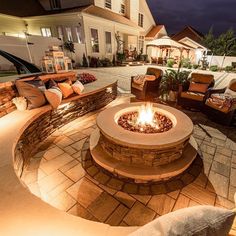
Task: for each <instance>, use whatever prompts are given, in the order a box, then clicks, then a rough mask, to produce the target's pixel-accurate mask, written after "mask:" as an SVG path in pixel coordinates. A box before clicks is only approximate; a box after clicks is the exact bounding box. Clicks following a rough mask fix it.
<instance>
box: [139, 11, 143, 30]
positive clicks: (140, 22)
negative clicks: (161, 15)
mask: <svg viewBox="0 0 236 236" xmlns="http://www.w3.org/2000/svg"><path fill="white" fill-rule="evenodd" d="M138 25H139V26H140V27H143V14H142V13H139V14H138Z"/></svg>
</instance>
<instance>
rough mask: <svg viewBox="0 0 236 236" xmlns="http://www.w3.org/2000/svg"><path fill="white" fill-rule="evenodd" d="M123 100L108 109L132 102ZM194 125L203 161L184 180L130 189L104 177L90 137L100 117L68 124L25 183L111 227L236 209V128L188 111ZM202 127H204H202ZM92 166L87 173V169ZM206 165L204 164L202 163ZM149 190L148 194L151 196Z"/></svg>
mask: <svg viewBox="0 0 236 236" xmlns="http://www.w3.org/2000/svg"><path fill="white" fill-rule="evenodd" d="M129 99H130V97H129V96H120V97H118V98H117V99H116V100H115V101H114V102H113V103H111V104H109V105H108V107H110V106H114V105H117V104H119V103H123V102H128V101H129ZM185 112H186V114H187V115H189V116H190V117H191V119H192V120H193V122H194V137H195V139H196V141H197V142H198V145H199V155H200V159H201V161H199V159H198V160H197V161H196V163H195V164H194V165H193V168H190V169H189V170H188V171H187V172H186V173H185V174H184V175H183V176H181V179H180V180H178V181H175V182H173V183H171V184H169V185H168V186H167V185H159V186H155V185H153V186H154V187H153V186H152V187H150V186H149V187H150V188H151V189H152V191H150V189H149V190H148V191H147V189H146V188H144V186H142V185H140V186H138V189H137V185H133V184H127V183H124V182H122V181H119V180H117V179H115V178H111V176H109V175H107V174H106V173H103V172H102V171H101V170H100V169H99V168H97V167H96V166H94V165H93V164H92V162H91V160H89V156H88V142H87V140H88V138H89V135H90V134H91V132H93V130H94V129H95V128H96V121H95V120H96V116H97V114H98V113H99V111H98V112H94V113H91V114H89V115H86V116H85V117H82V118H78V119H77V120H75V121H73V122H71V123H69V124H68V125H65V126H64V127H62V128H61V129H59V130H58V131H56V132H55V133H53V134H52V135H51V136H50V137H49V138H48V139H47V140H45V141H44V142H43V143H42V145H41V146H40V148H39V149H38V151H37V153H36V154H35V155H34V157H33V158H32V161H31V164H30V166H29V167H28V168H27V170H26V171H25V172H24V175H23V177H22V180H23V181H24V183H25V184H26V185H27V186H28V188H29V190H30V191H31V192H32V193H33V194H35V195H37V196H38V197H40V198H42V199H43V200H44V201H46V202H48V203H49V204H51V205H52V206H54V207H56V208H58V209H60V210H62V211H66V212H68V213H69V214H73V215H76V216H80V217H83V218H85V219H89V220H94V221H99V222H105V223H108V224H110V225H114V226H117V225H123V226H134V225H135V226H139V225H144V224H146V223H148V222H150V221H152V220H153V219H155V218H157V217H159V216H161V215H164V214H167V213H168V212H171V211H175V210H177V209H180V208H184V207H190V206H194V205H201V204H202V205H205V204H207V205H214V206H219V207H224V208H228V209H232V208H234V207H235V206H234V202H233V196H234V193H235V192H236V129H235V128H225V127H223V126H220V125H217V124H215V123H212V122H211V121H209V120H208V119H207V117H206V116H204V115H203V114H201V113H198V112H190V111H185ZM199 124H200V125H199ZM84 160H86V163H87V162H88V163H87V168H86V170H87V172H88V173H89V174H88V173H87V172H86V171H85V169H84V168H83V167H82V163H83V161H84ZM200 163H201V164H200ZM145 191H146V192H145Z"/></svg>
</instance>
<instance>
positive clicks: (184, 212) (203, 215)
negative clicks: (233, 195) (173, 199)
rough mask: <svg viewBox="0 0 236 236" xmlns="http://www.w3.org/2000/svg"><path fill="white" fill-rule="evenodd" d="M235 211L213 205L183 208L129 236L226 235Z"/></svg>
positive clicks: (161, 217)
mask: <svg viewBox="0 0 236 236" xmlns="http://www.w3.org/2000/svg"><path fill="white" fill-rule="evenodd" d="M234 218H235V212H233V211H231V210H226V209H223V208H218V207H213V206H195V207H189V208H184V209H181V210H177V211H174V212H171V213H169V214H166V215H163V216H160V217H159V218H157V219H155V220H154V221H152V222H150V223H149V224H146V225H144V226H143V227H141V228H139V229H138V230H137V231H135V232H133V233H131V234H130V236H177V235H181V236H182V235H183V236H224V235H225V236H226V235H228V233H229V231H230V228H231V226H232V224H233V221H234Z"/></svg>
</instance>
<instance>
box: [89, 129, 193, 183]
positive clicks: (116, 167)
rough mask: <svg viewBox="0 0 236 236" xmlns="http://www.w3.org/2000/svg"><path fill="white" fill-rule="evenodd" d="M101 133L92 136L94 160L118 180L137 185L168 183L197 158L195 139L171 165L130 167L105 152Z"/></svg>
mask: <svg viewBox="0 0 236 236" xmlns="http://www.w3.org/2000/svg"><path fill="white" fill-rule="evenodd" d="M99 139H100V131H99V130H98V129H97V130H96V131H94V132H93V133H92V135H91V136H90V152H91V155H92V157H93V160H94V161H95V162H96V163H97V164H98V165H99V166H101V167H102V168H104V169H105V170H107V171H109V172H110V173H112V174H113V175H114V176H115V177H118V178H128V179H132V180H133V181H134V182H135V183H149V182H159V181H167V180H169V179H171V178H173V177H175V176H178V175H180V174H181V173H183V172H184V171H185V170H186V169H187V168H188V167H189V166H190V165H191V164H192V162H193V161H194V159H195V158H196V156H197V143H196V141H195V139H194V138H193V137H191V138H190V141H189V143H188V144H187V145H186V146H185V148H184V149H183V153H182V156H181V157H180V158H179V159H177V160H175V161H174V162H171V163H170V164H166V165H161V166H155V167H154V166H143V165H142V166H140V165H134V164H132V165H129V164H127V163H124V162H121V161H119V160H116V159H114V158H111V156H110V155H109V154H108V153H107V152H105V151H104V149H103V148H102V146H101V145H100V143H99Z"/></svg>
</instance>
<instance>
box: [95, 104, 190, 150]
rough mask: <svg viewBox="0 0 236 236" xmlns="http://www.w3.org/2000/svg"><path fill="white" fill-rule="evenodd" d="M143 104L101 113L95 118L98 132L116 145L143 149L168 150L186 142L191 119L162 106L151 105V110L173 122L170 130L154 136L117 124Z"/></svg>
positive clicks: (117, 107)
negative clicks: (122, 115) (122, 116)
mask: <svg viewBox="0 0 236 236" xmlns="http://www.w3.org/2000/svg"><path fill="white" fill-rule="evenodd" d="M143 104H145V103H144V102H137V103H130V104H121V105H118V106H114V107H112V108H108V109H106V110H104V111H102V112H101V113H100V114H99V115H98V117H97V126H98V128H99V129H100V132H101V133H102V134H103V135H104V136H105V137H107V138H108V139H110V140H111V141H114V142H115V143H117V144H120V145H124V146H128V147H134V148H144V149H152V148H153V149H158V148H160V149H161V148H168V146H172V147H173V145H175V144H176V145H177V144H179V143H182V142H183V141H184V140H187V139H188V138H189V137H190V136H191V134H192V132H193V123H192V121H191V119H190V118H189V117H188V116H187V115H185V114H184V113H183V112H181V111H179V110H177V109H175V108H173V107H170V106H165V105H162V104H157V103H153V108H154V109H155V110H156V111H157V112H160V113H162V114H164V115H166V116H167V117H169V118H170V119H171V120H172V122H173V127H172V129H170V130H168V131H166V132H163V133H155V134H143V133H137V132H132V131H128V130H125V129H124V128H122V127H121V126H119V125H118V124H117V119H118V117H119V116H120V115H121V114H124V113H126V112H129V111H134V110H136V109H138V107H140V106H141V105H143Z"/></svg>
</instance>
